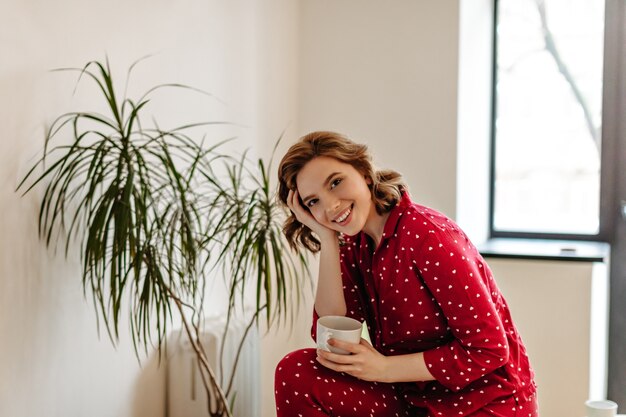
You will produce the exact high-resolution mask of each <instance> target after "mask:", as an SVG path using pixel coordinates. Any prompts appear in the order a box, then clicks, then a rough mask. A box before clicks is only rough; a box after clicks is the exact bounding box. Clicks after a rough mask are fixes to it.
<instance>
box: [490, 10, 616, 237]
mask: <svg viewBox="0 0 626 417" xmlns="http://www.w3.org/2000/svg"><path fill="white" fill-rule="evenodd" d="M493 1H494V3H493V6H494V7H493V28H494V30H493V31H492V36H493V37H492V51H493V55H492V62H491V64H492V68H491V71H492V72H491V75H492V81H491V123H490V145H489V152H490V155H489V164H490V166H489V238H520V239H541V240H552V239H554V240H581V241H599V242H610V241H611V240H612V233H613V230H614V227H615V225H614V218H615V216H614V212H613V209H614V207H616V201H615V197H614V187H615V171H616V167H617V165H618V164H617V163H616V161H615V157H614V156H613V154H614V151H615V149H616V140H615V137H616V134H617V131H618V125H619V123H618V121H617V120H615V117H614V115H613V112H610V111H606V109H607V108H608V107H607V106H611V105H612V103H615V102H616V101H617V97H615V94H616V93H615V91H616V90H618V89H615V88H613V89H611V87H613V86H614V85H612V83H611V82H608V81H609V80H610V79H611V77H614V76H615V74H614V65H615V64H616V59H617V58H616V57H614V56H613V54H612V51H613V50H614V47H615V45H614V43H615V40H616V38H617V36H615V34H614V33H613V31H612V28H611V27H610V26H609V21H608V20H609V16H608V13H607V9H608V8H609V3H610V1H609V0H605V12H604V20H605V28H604V55H603V60H604V62H603V70H602V71H603V74H602V77H603V84H602V128H601V135H602V142H601V155H600V158H601V160H600V211H599V216H600V218H599V230H598V233H596V234H572V233H545V232H519V231H508V230H495V228H494V212H495V179H496V128H495V124H496V117H497V114H496V113H497V110H496V109H497V99H498V97H497V93H496V83H497V81H498V80H497V77H498V75H497V62H498V30H497V28H498V10H499V3H500V0H493Z"/></svg>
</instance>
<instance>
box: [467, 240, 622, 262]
mask: <svg viewBox="0 0 626 417" xmlns="http://www.w3.org/2000/svg"><path fill="white" fill-rule="evenodd" d="M477 247H478V251H479V252H480V254H481V255H482V256H484V257H485V258H508V259H530V260H545V261H574V262H604V261H606V260H607V259H608V257H609V253H610V247H609V245H608V244H607V243H604V242H583V241H572V240H540V239H513V238H493V239H489V240H487V241H486V242H484V243H482V244H479V245H477Z"/></svg>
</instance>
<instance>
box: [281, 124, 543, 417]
mask: <svg viewBox="0 0 626 417" xmlns="http://www.w3.org/2000/svg"><path fill="white" fill-rule="evenodd" d="M278 175H279V182H280V184H279V198H280V200H281V201H282V202H283V203H284V204H286V205H287V206H288V207H289V209H290V210H291V215H290V217H289V218H288V219H287V221H286V223H285V226H284V232H285V235H286V237H287V239H288V241H289V243H290V244H291V245H292V247H293V248H296V249H297V247H298V246H299V245H300V246H302V247H304V248H306V249H308V250H310V251H312V252H319V278H318V284H317V292H316V296H315V311H314V323H313V333H314V332H315V327H316V326H315V321H316V320H317V318H318V317H321V316H326V315H342V316H343V315H345V316H349V317H352V318H355V319H357V320H360V321H365V322H366V323H367V328H368V330H369V334H370V338H371V340H372V344H373V345H371V344H369V343H368V342H367V341H365V340H363V339H362V340H361V343H360V344H352V343H347V342H343V341H339V340H334V339H331V340H330V341H329V344H330V345H332V346H336V347H338V348H341V349H345V350H347V351H349V352H351V354H350V355H338V354H334V353H331V352H327V351H323V350H315V349H303V350H299V351H296V352H292V353H290V354H289V355H287V356H286V357H285V358H284V359H283V360H282V361H281V362H280V363H279V364H278V366H277V368H276V377H275V395H276V410H277V415H278V416H279V417H282V416H289V417H291V416H303V417H309V416H327V415H332V416H342V417H347V416H370V415H371V416H433V417H434V416H472V417H479V416H529V417H535V416H536V415H537V400H536V394H535V392H536V386H535V383H534V381H533V372H532V370H531V368H530V364H529V361H528V357H527V355H526V350H525V348H524V345H523V344H522V341H521V338H520V336H519V334H518V333H517V330H516V329H515V326H514V324H513V322H512V320H511V316H510V313H509V309H508V307H507V304H506V302H505V300H504V299H503V297H502V295H501V293H500V291H499V289H498V287H497V286H496V282H495V280H494V279H493V276H492V274H491V271H490V270H489V267H488V266H487V264H486V263H485V262H484V260H483V259H482V257H481V256H480V254H479V253H478V252H477V250H476V248H475V247H474V246H473V245H472V243H471V242H470V241H469V239H468V238H467V236H466V235H465V234H464V233H463V232H462V231H461V230H460V229H459V227H458V226H457V225H456V224H455V223H454V222H453V221H452V220H450V219H448V218H447V217H445V216H444V215H442V214H440V213H438V212H437V211H435V210H433V209H430V208H427V207H424V206H421V205H419V204H416V203H414V202H412V201H411V199H410V197H409V194H408V189H407V186H406V185H405V184H404V182H403V180H402V177H401V176H400V174H398V173H397V172H395V171H378V170H375V169H374V168H373V166H372V163H371V157H370V154H369V152H368V150H367V147H366V146H364V145H359V144H356V143H354V142H352V141H350V140H349V139H347V138H346V137H344V136H342V135H340V134H337V133H334V132H313V133H310V134H308V135H306V136H304V137H303V138H301V139H300V140H299V141H298V142H297V143H296V144H295V145H293V146H292V147H291V148H290V149H289V150H288V151H287V154H286V155H285V156H284V157H283V159H282V161H281V164H280V167H279V174H278ZM313 337H314V338H315V334H313Z"/></svg>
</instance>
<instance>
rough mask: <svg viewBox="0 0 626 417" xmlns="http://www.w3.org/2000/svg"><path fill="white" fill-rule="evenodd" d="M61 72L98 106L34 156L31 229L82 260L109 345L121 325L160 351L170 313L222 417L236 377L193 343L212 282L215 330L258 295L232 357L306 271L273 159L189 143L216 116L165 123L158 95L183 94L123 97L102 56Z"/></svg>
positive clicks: (57, 129) (274, 316)
mask: <svg viewBox="0 0 626 417" xmlns="http://www.w3.org/2000/svg"><path fill="white" fill-rule="evenodd" d="M138 62H139V61H137V62H135V64H133V65H132V66H131V67H130V68H129V70H128V73H127V77H126V86H127V85H128V79H129V78H130V74H131V72H132V70H133V68H134V67H135V65H136V64H137V63H138ZM60 71H71V72H75V73H76V74H77V75H78V82H77V84H76V86H77V87H78V86H79V82H80V81H81V79H83V78H87V79H88V80H89V81H90V82H92V83H94V84H95V86H96V87H97V91H98V93H97V98H99V99H101V100H103V101H104V104H105V108H106V111H105V112H103V113H98V112H95V111H89V110H87V111H75V112H69V113H65V114H62V115H60V116H58V117H57V118H56V119H55V120H54V121H53V123H52V124H51V125H50V127H49V128H48V129H47V130H46V136H45V142H44V147H43V154H42V156H41V158H40V159H39V160H38V161H37V162H36V163H34V164H33V166H32V168H31V169H30V171H28V173H27V174H26V175H25V176H24V178H23V180H22V181H21V182H20V184H19V185H18V190H19V191H21V192H23V193H24V194H25V193H28V192H29V191H31V190H33V189H34V188H35V187H42V188H43V190H44V191H43V197H42V199H41V205H40V210H39V234H40V236H41V237H42V238H43V239H44V240H45V242H46V244H47V245H48V246H51V245H52V244H55V247H56V245H57V244H58V243H59V242H61V243H64V248H65V254H66V255H67V254H69V252H70V251H72V250H78V251H79V252H80V256H81V261H82V282H83V288H84V291H85V294H86V296H87V295H90V296H91V297H92V298H93V304H94V307H95V310H96V313H97V317H98V319H97V323H98V325H99V326H100V323H101V322H102V323H103V324H104V326H103V327H104V328H105V329H106V331H107V332H108V335H109V337H110V339H111V341H112V342H113V343H116V342H117V341H118V340H119V334H120V324H121V323H122V322H128V323H129V329H128V330H129V331H130V334H131V336H132V341H133V345H134V348H135V352H136V354H137V355H139V352H140V350H141V349H144V350H145V351H146V352H147V351H148V348H149V347H151V346H153V347H156V349H158V351H159V353H161V351H162V350H163V349H165V348H166V340H167V336H168V332H169V328H170V326H171V323H172V318H173V314H177V315H178V317H179V318H180V321H181V323H182V327H183V330H184V333H186V335H187V337H188V338H189V340H190V342H191V345H192V347H193V349H194V351H195V353H196V355H197V357H198V366H199V368H200V374H201V376H202V380H203V383H204V387H205V390H206V394H207V397H208V402H207V415H209V416H211V417H216V416H231V415H232V414H231V407H232V400H233V397H234V394H235V393H234V392H232V386H233V385H232V378H233V377H234V375H235V372H234V371H235V369H232V370H231V372H230V375H231V377H230V378H231V379H230V381H221V379H220V377H219V376H218V375H217V374H216V372H215V370H213V369H212V368H211V366H210V365H209V362H208V360H207V356H206V353H205V351H204V348H203V346H202V344H201V338H200V333H201V331H202V312H203V306H204V300H205V296H206V295H207V294H206V288H207V285H206V284H207V282H208V281H209V280H212V279H224V280H225V281H226V284H227V288H228V290H229V303H228V311H227V317H228V319H227V324H226V327H225V328H224V329H223V332H224V333H226V332H227V331H228V327H229V326H228V324H229V322H230V318H231V317H232V315H233V314H234V312H235V310H236V309H237V308H238V307H240V306H241V305H242V303H243V296H244V293H245V292H246V291H248V290H250V289H252V291H254V292H255V296H254V297H253V298H254V300H255V301H254V305H253V307H254V309H253V314H252V315H250V316H249V317H247V318H248V320H249V325H248V327H247V330H246V332H245V334H244V338H243V339H242V340H241V341H240V344H239V347H238V349H239V351H240V350H241V346H242V345H243V342H244V339H245V336H246V335H247V333H248V330H249V329H250V328H251V327H252V326H254V325H257V324H258V321H259V319H260V317H264V318H265V320H266V322H267V324H268V325H273V324H275V323H276V322H277V321H278V322H284V321H286V319H287V318H288V317H289V318H290V317H291V314H290V312H291V311H292V310H290V308H291V307H292V294H297V295H298V296H297V297H296V304H297V302H298V301H299V294H300V290H301V288H302V278H303V277H308V276H309V275H308V269H307V262H306V259H305V258H304V257H302V256H292V254H291V252H290V250H289V248H288V245H286V244H285V241H284V240H283V239H282V235H281V221H282V215H283V213H282V210H281V208H280V207H279V206H278V204H277V202H276V199H275V198H274V192H273V190H272V189H271V187H270V180H269V169H270V166H271V161H270V164H269V165H266V164H265V163H264V161H263V160H261V159H259V160H257V161H251V160H250V159H248V158H247V157H246V154H245V153H244V154H243V155H239V156H234V155H230V154H228V153H227V152H225V151H223V149H224V146H223V145H224V141H214V142H213V143H210V144H208V145H207V144H206V142H208V141H207V140H206V135H205V136H203V137H202V138H201V140H198V138H196V137H194V134H197V133H198V131H199V130H202V129H209V128H210V127H209V126H210V125H212V124H215V122H200V123H189V124H185V125H182V126H178V127H175V128H172V129H165V128H162V127H160V126H159V124H158V123H157V121H156V120H154V119H152V118H149V117H148V116H146V115H145V112H146V108H147V107H148V106H147V105H148V103H149V102H150V100H152V99H153V98H154V96H155V94H156V93H157V91H158V90H161V89H163V88H177V89H191V87H188V86H185V85H180V84H160V85H157V86H155V87H152V88H150V89H148V90H147V91H146V93H145V94H143V95H141V96H140V97H139V98H138V99H132V98H129V97H127V96H126V91H127V88H126V87H125V88H124V93H123V94H122V96H120V95H119V94H118V91H117V89H116V85H115V84H114V81H113V76H112V72H111V69H110V66H109V63H108V60H106V61H105V62H99V61H91V62H89V63H87V64H86V65H85V66H84V67H82V68H66V69H61V70H60ZM192 90H194V91H197V92H200V91H199V90H195V89H192ZM205 94H206V93H205ZM57 142H59V143H57ZM218 271H219V272H218ZM122 317H127V318H128V319H127V321H122V320H121V318H122ZM225 341H226V337H223V338H222V343H225ZM223 349H224V345H222V347H221V350H222V353H223ZM237 356H238V355H237ZM236 365H237V361H235V365H234V367H236ZM220 366H221V365H220Z"/></svg>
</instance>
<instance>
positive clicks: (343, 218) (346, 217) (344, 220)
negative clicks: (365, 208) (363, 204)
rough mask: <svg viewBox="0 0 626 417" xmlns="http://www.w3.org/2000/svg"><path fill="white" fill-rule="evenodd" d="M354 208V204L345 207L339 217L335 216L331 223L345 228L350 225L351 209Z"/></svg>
mask: <svg viewBox="0 0 626 417" xmlns="http://www.w3.org/2000/svg"><path fill="white" fill-rule="evenodd" d="M353 208H354V204H351V205H350V206H349V207H347V208H346V209H345V210H343V211H342V212H341V213H340V215H339V216H337V217H336V218H335V220H333V222H335V223H337V224H339V225H340V226H345V225H347V224H348V223H350V220H351V219H352V216H351V214H352V209H353Z"/></svg>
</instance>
